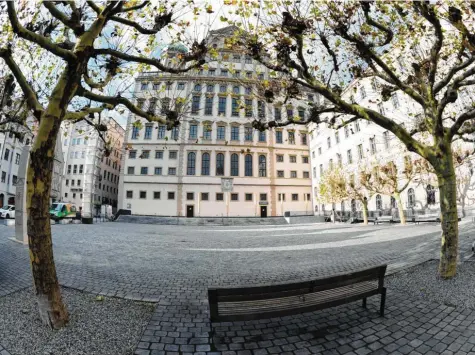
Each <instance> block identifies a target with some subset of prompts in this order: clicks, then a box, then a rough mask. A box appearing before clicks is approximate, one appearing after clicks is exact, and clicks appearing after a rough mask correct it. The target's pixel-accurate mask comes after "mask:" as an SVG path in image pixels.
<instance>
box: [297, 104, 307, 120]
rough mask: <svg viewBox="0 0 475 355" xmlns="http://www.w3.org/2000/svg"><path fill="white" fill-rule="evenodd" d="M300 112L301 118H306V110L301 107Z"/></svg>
mask: <svg viewBox="0 0 475 355" xmlns="http://www.w3.org/2000/svg"><path fill="white" fill-rule="evenodd" d="M298 113H299V119H300V120H301V121H303V120H304V119H305V110H304V109H303V108H300V107H299V110H298Z"/></svg>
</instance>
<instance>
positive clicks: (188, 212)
mask: <svg viewBox="0 0 475 355" xmlns="http://www.w3.org/2000/svg"><path fill="white" fill-rule="evenodd" d="M194 216H195V206H193V205H188V206H186V217H194Z"/></svg>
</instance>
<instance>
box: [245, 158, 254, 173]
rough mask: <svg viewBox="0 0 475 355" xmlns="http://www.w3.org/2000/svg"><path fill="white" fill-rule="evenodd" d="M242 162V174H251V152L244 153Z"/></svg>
mask: <svg viewBox="0 0 475 355" xmlns="http://www.w3.org/2000/svg"><path fill="white" fill-rule="evenodd" d="M244 163H245V169H244V170H245V172H244V175H246V176H252V155H251V154H247V155H246V158H245V160H244Z"/></svg>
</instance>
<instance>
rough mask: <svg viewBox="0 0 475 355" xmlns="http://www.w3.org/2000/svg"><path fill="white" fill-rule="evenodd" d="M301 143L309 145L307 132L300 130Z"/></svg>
mask: <svg viewBox="0 0 475 355" xmlns="http://www.w3.org/2000/svg"><path fill="white" fill-rule="evenodd" d="M300 143H301V144H302V145H307V133H305V132H300Z"/></svg>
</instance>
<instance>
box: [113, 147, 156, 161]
mask: <svg viewBox="0 0 475 355" xmlns="http://www.w3.org/2000/svg"><path fill="white" fill-rule="evenodd" d="M140 157H141V158H142V159H149V158H150V150H142V155H141V156H140ZM109 165H110V164H109Z"/></svg>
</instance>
